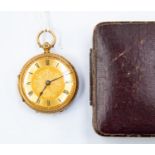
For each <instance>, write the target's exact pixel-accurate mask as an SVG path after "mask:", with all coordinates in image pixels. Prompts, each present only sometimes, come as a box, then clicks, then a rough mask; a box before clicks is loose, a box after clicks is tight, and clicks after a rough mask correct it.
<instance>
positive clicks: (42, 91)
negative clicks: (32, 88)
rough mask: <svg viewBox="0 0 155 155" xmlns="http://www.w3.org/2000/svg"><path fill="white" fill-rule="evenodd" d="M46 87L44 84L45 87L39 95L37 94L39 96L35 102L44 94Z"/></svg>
mask: <svg viewBox="0 0 155 155" xmlns="http://www.w3.org/2000/svg"><path fill="white" fill-rule="evenodd" d="M47 86H48V85H47V83H46V85H45V86H44V88H43V90H42V91H41V92H40V94H39V96H38V99H37V102H38V101H39V99H40V97H41V95H42V94H43V93H44V91H45V89H46V87H47Z"/></svg>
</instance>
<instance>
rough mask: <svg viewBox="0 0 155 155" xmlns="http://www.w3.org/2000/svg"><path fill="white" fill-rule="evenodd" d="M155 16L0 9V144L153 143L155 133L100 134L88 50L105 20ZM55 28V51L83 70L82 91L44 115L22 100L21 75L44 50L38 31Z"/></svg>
mask: <svg viewBox="0 0 155 155" xmlns="http://www.w3.org/2000/svg"><path fill="white" fill-rule="evenodd" d="M116 20H117V21H123V20H128V21H131V20H155V12H150V13H146V12H141V13H137V12H133V13H131V12H126V13H122V12H111V13H108V12H87V13H86V12H68V13H67V12H50V13H46V12H36V13H35V12H29V13H28V12H25V13H24V12H3V13H2V12H1V13H0V54H1V55H0V143H155V138H118V137H115V138H113V137H101V136H98V135H97V134H96V133H95V132H94V130H93V128H92V108H91V106H90V105H89V49H90V48H91V47H92V34H93V29H94V27H95V25H96V24H98V23H99V22H102V21H116ZM49 27H50V28H51V29H52V30H54V31H55V33H56V35H57V38H58V41H57V44H56V46H55V48H54V49H53V51H55V53H57V54H60V55H63V56H64V57H66V58H67V59H68V60H69V61H70V62H71V63H72V64H73V65H74V66H75V68H76V70H77V72H78V75H79V84H80V86H79V91H78V94H77V96H76V98H75V100H74V101H73V103H72V105H71V106H70V107H69V108H68V109H67V110H65V111H64V112H62V113H57V114H43V113H40V112H36V111H34V110H32V109H30V108H29V107H28V106H27V105H26V104H25V103H23V102H22V100H21V98H20V95H19V92H18V89H17V76H18V74H19V72H20V70H21V68H22V66H23V65H24V63H25V62H26V61H27V60H28V59H30V58H31V57H33V56H35V55H37V54H40V53H41V52H42V50H41V49H39V48H38V46H37V43H36V35H37V33H38V32H39V31H40V30H42V29H44V28H49Z"/></svg>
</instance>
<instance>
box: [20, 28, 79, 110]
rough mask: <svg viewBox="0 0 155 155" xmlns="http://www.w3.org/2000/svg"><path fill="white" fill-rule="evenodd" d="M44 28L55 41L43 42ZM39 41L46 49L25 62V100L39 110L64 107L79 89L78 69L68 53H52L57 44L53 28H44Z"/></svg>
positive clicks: (22, 83) (22, 74)
mask: <svg viewBox="0 0 155 155" xmlns="http://www.w3.org/2000/svg"><path fill="white" fill-rule="evenodd" d="M44 32H48V33H50V34H52V36H53V38H54V40H53V42H52V43H48V42H45V43H44V44H41V43H40V41H39V37H40V36H41V35H42V33H44ZM38 44H39V46H40V47H42V48H43V49H44V53H43V54H40V55H37V56H35V57H33V58H32V59H30V60H29V61H28V62H27V63H26V64H25V65H24V66H23V68H22V70H21V72H20V75H19V78H18V88H19V92H20V94H21V97H22V99H23V101H24V102H25V103H26V104H27V105H29V106H30V107H31V108H33V109H35V110H38V111H42V112H57V111H63V110H64V108H66V107H67V106H68V105H69V104H70V103H71V101H72V100H73V98H74V97H75V95H76V93H77V90H78V77H77V73H76V71H75V68H74V67H73V66H72V65H71V63H70V62H69V61H67V60H66V59H65V58H64V57H62V56H60V55H57V54H54V53H50V48H51V47H53V46H54V44H55V35H54V33H53V32H52V31H50V30H44V31H41V32H40V33H39V35H38Z"/></svg>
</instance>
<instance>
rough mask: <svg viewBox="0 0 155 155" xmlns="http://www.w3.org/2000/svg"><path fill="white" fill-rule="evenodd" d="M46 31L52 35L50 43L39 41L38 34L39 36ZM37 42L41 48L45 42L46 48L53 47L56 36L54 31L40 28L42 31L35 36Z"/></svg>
mask: <svg viewBox="0 0 155 155" xmlns="http://www.w3.org/2000/svg"><path fill="white" fill-rule="evenodd" d="M47 32H48V33H50V34H51V36H52V37H53V40H52V41H51V43H49V42H45V43H41V42H40V36H41V35H42V34H43V33H47ZM37 43H38V45H39V47H41V48H45V46H44V45H45V44H46V45H47V44H48V48H49V49H50V48H52V47H54V45H55V43H56V36H55V34H54V32H52V31H51V30H47V29H45V30H42V31H41V32H40V33H39V34H38V36H37Z"/></svg>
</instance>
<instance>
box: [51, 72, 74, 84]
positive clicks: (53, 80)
mask: <svg viewBox="0 0 155 155" xmlns="http://www.w3.org/2000/svg"><path fill="white" fill-rule="evenodd" d="M68 74H71V73H68ZM68 74H64V75H61V76H59V77H57V78H55V79H53V80H51V81H50V82H53V81H56V80H58V79H60V78H62V77H64V76H65V75H68Z"/></svg>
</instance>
